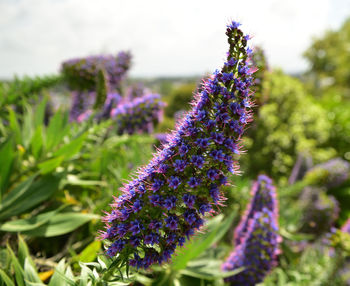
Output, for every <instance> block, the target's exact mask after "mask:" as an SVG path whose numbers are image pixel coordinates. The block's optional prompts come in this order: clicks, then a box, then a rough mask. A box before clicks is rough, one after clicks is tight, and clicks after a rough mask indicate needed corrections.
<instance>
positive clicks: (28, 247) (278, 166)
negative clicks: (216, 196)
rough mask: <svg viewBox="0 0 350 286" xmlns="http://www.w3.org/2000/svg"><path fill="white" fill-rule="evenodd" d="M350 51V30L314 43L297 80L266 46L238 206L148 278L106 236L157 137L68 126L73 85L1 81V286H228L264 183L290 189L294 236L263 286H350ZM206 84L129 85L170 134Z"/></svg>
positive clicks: (285, 198) (286, 232) (283, 212)
mask: <svg viewBox="0 0 350 286" xmlns="http://www.w3.org/2000/svg"><path fill="white" fill-rule="evenodd" d="M349 42H350V19H349V20H347V21H346V22H345V23H344V25H343V26H342V27H341V28H340V29H339V30H337V31H328V32H326V33H325V34H324V35H323V36H322V37H320V38H317V39H314V40H313V43H312V45H311V46H310V47H309V48H308V49H307V50H306V51H305V58H306V59H307V61H308V63H309V69H308V71H307V72H306V73H305V74H302V75H298V77H295V76H291V75H287V74H285V73H283V72H282V71H281V70H273V69H271V68H270V67H269V66H268V60H267V59H266V57H265V55H264V51H263V49H262V48H256V50H255V53H254V58H253V61H254V62H255V63H256V65H257V66H258V68H259V70H258V71H257V73H256V86H255V91H256V106H255V107H254V121H253V123H252V124H251V125H250V127H249V128H248V129H247V132H246V133H245V137H244V138H243V142H242V145H243V146H244V149H245V150H246V153H244V154H242V155H241V158H240V162H241V171H242V173H243V175H242V176H239V177H237V176H236V177H232V178H231V181H232V182H233V186H230V187H225V188H226V194H227V197H228V200H227V202H226V205H227V207H226V208H223V209H222V211H223V214H221V215H218V216H215V217H213V218H210V219H208V223H207V225H206V229H207V231H206V232H203V233H200V234H198V235H197V236H196V237H195V239H194V241H193V242H190V243H187V244H186V245H185V248H183V249H182V250H180V251H179V252H178V253H177V256H176V257H175V258H174V259H173V262H172V263H171V264H170V265H166V266H156V267H154V268H153V269H152V270H151V271H141V272H138V273H136V272H134V271H132V270H131V269H127V268H125V267H122V268H120V269H116V268H113V261H112V260H111V259H109V258H107V257H105V256H104V255H103V245H102V243H101V242H100V241H99V240H96V239H95V237H96V236H97V235H98V234H97V230H98V229H100V228H101V223H100V217H101V215H103V210H108V208H109V206H108V204H109V203H110V201H111V197H112V196H113V195H114V196H117V195H118V194H119V188H120V187H121V186H122V184H123V183H124V182H126V180H127V179H128V178H130V175H131V174H132V173H134V172H135V171H136V170H137V168H138V167H140V166H141V165H144V164H146V163H147V162H148V160H149V159H150V158H151V157H152V153H153V152H154V151H155V147H154V146H155V145H156V144H158V141H157V139H156V137H155V136H154V135H155V134H133V135H122V136H119V135H118V134H117V132H116V130H117V129H116V128H117V126H116V123H115V121H113V119H109V120H105V121H102V122H96V121H94V120H92V119H88V120H86V121H83V122H82V123H76V122H69V119H68V116H69V108H70V102H71V98H70V92H69V88H68V86H67V83H66V82H65V80H64V77H62V76H61V75H53V76H47V77H36V78H29V77H25V78H22V79H20V78H15V79H14V80H12V81H6V82H1V83H0V114H1V122H0V160H1V162H0V163H1V164H0V236H1V240H0V285H10V286H12V285H43V284H45V285H47V284H48V285H129V284H130V283H133V285H223V278H224V277H225V275H228V274H225V273H223V272H221V270H220V264H221V263H222V261H223V260H224V259H225V257H227V255H228V254H229V252H230V251H231V250H232V248H233V246H232V233H233V229H234V227H235V226H236V225H237V223H238V221H239V218H240V215H241V214H242V211H243V210H244V209H245V206H246V204H247V202H248V200H249V190H250V188H251V184H252V181H253V180H254V179H255V178H256V176H257V175H258V174H261V173H264V174H267V175H269V176H271V177H272V178H273V179H274V181H275V183H276V185H277V190H278V197H279V202H280V217H279V223H280V235H281V236H282V237H283V243H282V253H281V255H280V257H279V265H278V267H277V268H276V269H275V270H273V271H272V273H271V274H270V275H269V276H268V277H267V278H266V279H265V281H264V282H263V283H262V284H261V285H266V286H267V285H350V284H349V283H350V282H349V281H350V273H349V264H350V261H349V259H350V258H349V253H350V250H349V249H350V247H349V243H350V235H349V234H346V233H342V232H340V231H336V230H335V229H334V228H337V229H338V228H339V227H340V226H341V225H342V224H343V223H344V222H345V221H346V219H348V218H349V217H350V179H349V177H350V175H349V172H350V170H349V161H350V112H349V110H350V56H349V55H350V53H349V52H350V46H349ZM205 77H207V75H203V76H202V77H193V78H159V79H130V78H128V79H125V80H124V81H123V82H122V83H121V85H122V89H125V88H126V86H130V85H131V84H134V83H137V82H140V81H142V82H143V84H144V85H145V86H146V87H147V88H149V89H151V90H153V91H155V92H159V93H160V94H161V95H162V99H163V100H164V101H165V102H166V103H167V107H166V108H165V111H164V120H163V122H162V123H161V124H160V125H158V126H157V129H156V130H155V131H156V132H158V133H160V132H168V131H169V130H172V129H174V126H175V122H176V120H178V119H179V117H181V114H183V112H186V111H187V110H189V108H190V105H189V102H190V101H191V100H192V98H193V94H194V93H195V92H196V90H198V89H200V83H201V78H205ZM332 158H338V159H337V160H338V161H337V162H338V163H339V162H340V163H339V164H340V166H341V167H340V168H336V167H335V166H338V165H334V163H332V162H334V161H329V160H331V159H332ZM325 162H331V163H326V164H325ZM338 163H337V164H338ZM232 274H233V273H230V275H232Z"/></svg>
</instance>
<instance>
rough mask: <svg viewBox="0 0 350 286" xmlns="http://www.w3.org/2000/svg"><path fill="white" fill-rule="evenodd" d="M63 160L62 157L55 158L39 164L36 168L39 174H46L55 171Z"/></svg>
mask: <svg viewBox="0 0 350 286" xmlns="http://www.w3.org/2000/svg"><path fill="white" fill-rule="evenodd" d="M63 159H64V157H63V156H60V157H55V158H52V159H49V160H46V161H45V162H42V163H40V164H39V165H38V167H39V169H40V172H41V174H48V173H50V172H52V171H53V170H55V169H56V168H57V167H58V166H60V165H61V163H62V161H63Z"/></svg>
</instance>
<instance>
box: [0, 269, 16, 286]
mask: <svg viewBox="0 0 350 286" xmlns="http://www.w3.org/2000/svg"><path fill="white" fill-rule="evenodd" d="M0 277H1V279H2V280H3V281H4V282H5V284H6V286H15V283H13V282H12V280H11V279H10V277H8V276H7V274H6V273H5V272H4V271H3V270H1V269H0Z"/></svg>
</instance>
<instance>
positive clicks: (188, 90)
mask: <svg viewBox="0 0 350 286" xmlns="http://www.w3.org/2000/svg"><path fill="white" fill-rule="evenodd" d="M195 90H196V84H195V83H188V84H183V85H180V86H179V87H177V88H175V89H173V91H172V92H171V93H170V95H169V97H168V106H167V108H166V109H165V115H166V116H168V117H174V115H175V113H176V112H177V111H180V110H189V109H190V108H191V105H190V103H191V101H192V99H193V95H194V92H195Z"/></svg>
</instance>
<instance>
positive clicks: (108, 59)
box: [61, 51, 131, 91]
mask: <svg viewBox="0 0 350 286" xmlns="http://www.w3.org/2000/svg"><path fill="white" fill-rule="evenodd" d="M130 64H131V54H130V53H129V52H123V51H122V52H119V53H118V55H117V56H112V55H98V56H90V57H86V58H76V59H71V60H68V61H65V62H63V63H62V66H61V70H62V73H63V75H64V77H65V78H66V80H67V82H68V84H69V86H70V88H72V89H73V90H88V91H93V90H95V87H96V78H97V74H98V71H99V70H100V69H101V68H102V69H104V70H105V71H106V73H107V74H108V77H109V84H110V86H111V89H112V90H116V89H118V88H119V84H120V82H121V81H122V80H123V79H124V77H125V76H126V72H127V71H128V70H129V68H130Z"/></svg>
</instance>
